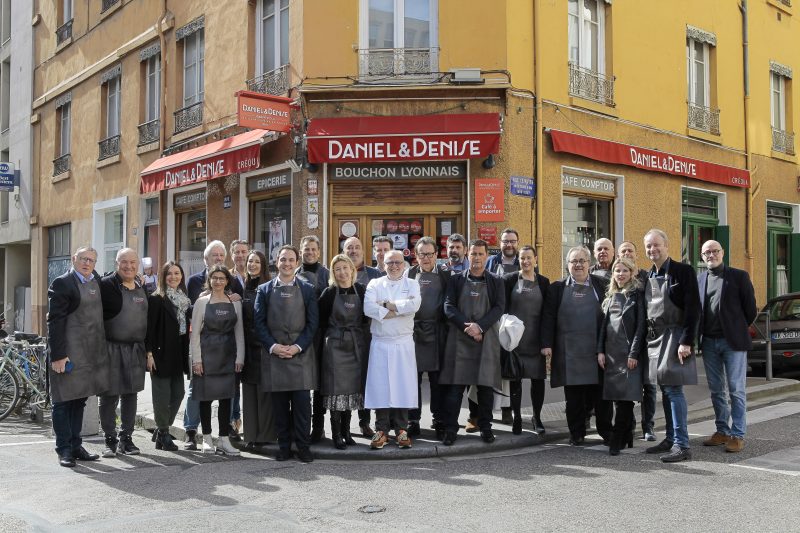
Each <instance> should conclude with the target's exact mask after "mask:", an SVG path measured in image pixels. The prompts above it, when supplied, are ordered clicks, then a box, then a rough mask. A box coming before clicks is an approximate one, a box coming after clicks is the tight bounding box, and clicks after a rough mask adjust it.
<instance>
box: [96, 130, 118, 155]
mask: <svg viewBox="0 0 800 533" xmlns="http://www.w3.org/2000/svg"><path fill="white" fill-rule="evenodd" d="M119 138H120V136H119V135H114V136H113V137H108V138H107V139H103V140H102V141H100V142H99V143H97V144H99V145H100V155H99V156H98V158H97V160H98V161H102V160H103V159H108V158H109V157H113V156H115V155H119Z"/></svg>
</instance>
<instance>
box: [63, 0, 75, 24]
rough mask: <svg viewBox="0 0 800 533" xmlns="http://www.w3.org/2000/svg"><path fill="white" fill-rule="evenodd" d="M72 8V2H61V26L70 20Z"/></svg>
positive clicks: (70, 0)
mask: <svg viewBox="0 0 800 533" xmlns="http://www.w3.org/2000/svg"><path fill="white" fill-rule="evenodd" d="M72 17H73V7H72V0H62V4H61V24H65V23H67V22H69V21H70V20H72Z"/></svg>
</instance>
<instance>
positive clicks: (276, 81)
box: [247, 65, 289, 96]
mask: <svg viewBox="0 0 800 533" xmlns="http://www.w3.org/2000/svg"><path fill="white" fill-rule="evenodd" d="M247 90H248V91H255V92H257V93H262V94H273V95H275V96H283V95H284V94H286V93H287V92H288V91H289V65H283V66H282V67H278V68H276V69H274V70H270V71H269V72H265V73H264V74H261V75H260V76H256V77H255V78H253V79H251V80H247Z"/></svg>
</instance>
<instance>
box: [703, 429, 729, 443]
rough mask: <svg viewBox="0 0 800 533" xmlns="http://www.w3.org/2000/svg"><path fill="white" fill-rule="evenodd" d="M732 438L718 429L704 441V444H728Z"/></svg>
mask: <svg viewBox="0 0 800 533" xmlns="http://www.w3.org/2000/svg"><path fill="white" fill-rule="evenodd" d="M730 439H731V438H730V437H729V436H727V435H725V434H723V433H720V432H719V431H717V432H716V433H714V434H713V435H711V436H710V437H709V438H707V439H706V440H704V441H703V446H722V445H723V444H728V441H729V440H730Z"/></svg>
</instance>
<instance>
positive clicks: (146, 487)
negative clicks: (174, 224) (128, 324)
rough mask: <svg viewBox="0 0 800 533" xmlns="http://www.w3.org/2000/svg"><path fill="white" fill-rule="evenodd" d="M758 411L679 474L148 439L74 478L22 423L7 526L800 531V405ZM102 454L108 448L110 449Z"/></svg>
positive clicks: (10, 446) (1, 441) (575, 451)
mask: <svg viewBox="0 0 800 533" xmlns="http://www.w3.org/2000/svg"><path fill="white" fill-rule="evenodd" d="M749 411H750V412H749V418H750V419H751V424H750V427H749V429H748V437H747V441H746V442H747V446H746V448H745V451H744V452H742V453H740V454H729V453H725V451H724V450H723V449H722V448H704V447H703V446H702V445H701V443H700V441H701V440H702V435H703V434H705V432H707V431H708V430H709V429H710V428H711V427H713V422H710V421H702V420H697V421H693V422H692V424H691V425H690V433H692V434H693V440H692V446H693V451H694V459H693V460H692V461H691V462H684V463H680V464H676V465H665V464H662V463H661V462H660V461H659V460H658V459H657V457H654V456H651V455H646V454H644V453H643V450H644V443H643V442H641V441H635V442H634V446H635V447H634V448H633V449H631V450H626V451H625V452H623V454H622V455H621V456H619V457H610V456H609V455H608V454H607V449H606V448H603V447H602V446H589V447H585V448H572V447H569V446H567V445H565V443H564V441H556V442H551V443H547V444H543V445H539V446H532V447H529V448H525V449H522V450H515V451H513V452H505V453H498V454H492V453H484V454H482V455H480V456H472V457H452V458H432V459H420V460H405V461H394V462H391V461H377V460H371V461H363V462H357V461H349V462H344V461H333V460H317V461H315V462H314V463H312V464H308V465H303V464H300V463H298V462H295V461H290V462H287V463H278V462H275V461H274V460H272V459H270V458H264V457H260V456H253V455H247V456H242V457H241V458H224V457H219V456H209V455H206V456H204V455H202V454H198V453H190V452H179V453H169V452H160V451H156V450H154V449H152V444H150V442H149V439H148V438H147V437H148V435H147V434H146V433H145V432H144V431H137V435H136V436H135V440H136V441H137V442H138V443H139V444H140V446H142V448H143V451H144V453H143V454H142V455H140V456H136V457H124V458H118V459H104V460H101V461H98V462H95V463H88V464H86V463H83V464H82V466H79V467H77V468H75V469H67V468H61V467H59V466H58V464H57V462H56V455H55V454H54V453H53V442H52V440H51V433H50V430H49V428H47V427H46V426H38V425H35V424H33V423H31V422H29V421H27V420H22V419H14V420H8V419H7V420H5V421H3V422H2V423H0V480H1V481H0V531H15V532H16V531H81V532H85V531H112V530H118V531H119V530H122V531H163V530H167V529H184V530H192V531H202V530H209V531H214V530H223V529H224V530H231V529H236V530H239V531H256V530H258V531H312V530H313V531H356V530H367V529H368V528H370V527H378V528H380V529H381V530H387V531H392V530H394V531H433V530H436V531H442V530H453V531H455V530H458V531H531V530H543V531H554V530H561V531H563V530H568V531H587V530H593V531H611V530H613V531H641V530H647V531H667V530H671V531H675V530H678V531H726V530H735V531H797V530H800V519H799V518H798V513H797V504H796V502H797V494H798V486H800V485H799V484H798V481H800V445H799V444H798V436H799V435H800V394H798V393H796V392H795V393H792V394H788V395H785V396H783V397H779V398H770V399H769V400H761V402H760V404H755V403H753V404H752V405H751V406H750V410H749ZM698 416H700V417H702V416H703V414H702V413H698ZM705 416H706V417H707V413H706V414H705ZM597 442H598V444H599V441H597ZM87 445H88V447H92V448H94V449H99V448H100V442H99V439H97V438H94V439H89V442H88V443H87ZM145 445H146V446H145ZM367 511H375V512H367Z"/></svg>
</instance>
